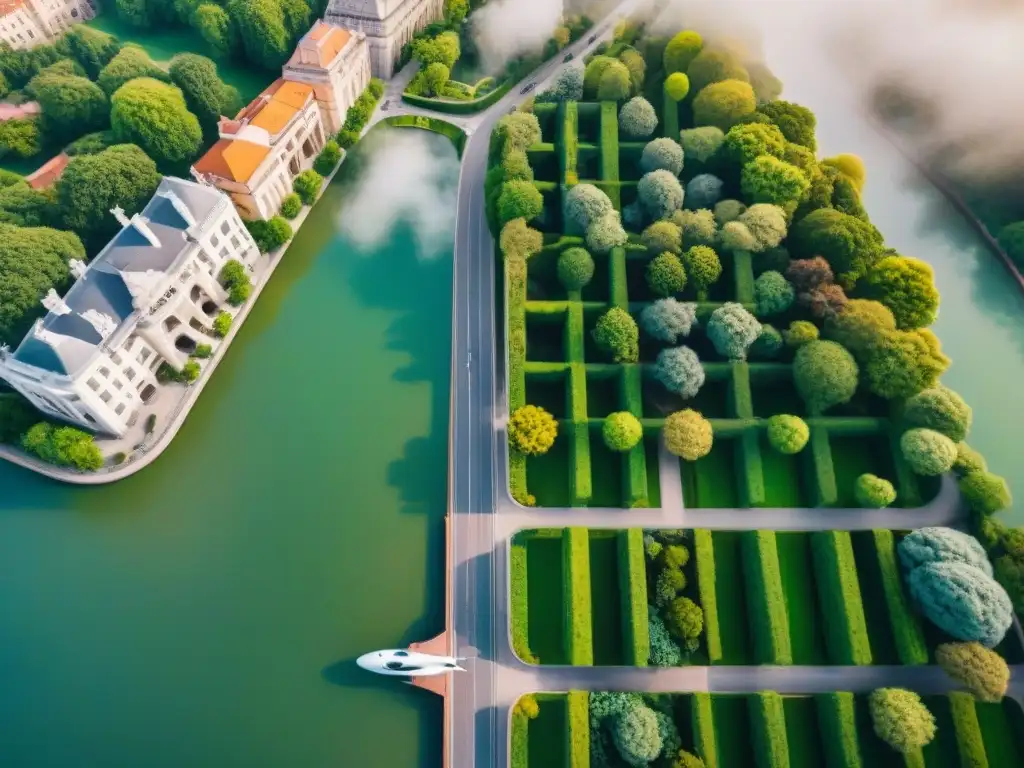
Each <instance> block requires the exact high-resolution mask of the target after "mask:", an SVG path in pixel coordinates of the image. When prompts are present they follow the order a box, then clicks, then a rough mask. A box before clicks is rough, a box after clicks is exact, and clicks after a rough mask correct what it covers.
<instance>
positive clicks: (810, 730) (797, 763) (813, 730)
mask: <svg viewBox="0 0 1024 768" xmlns="http://www.w3.org/2000/svg"><path fill="white" fill-rule="evenodd" d="M782 706H783V708H784V709H785V712H786V739H787V741H788V742H789V764H790V766H791V768H821V766H823V765H825V756H824V755H823V754H822V751H821V740H820V739H819V738H818V714H817V712H816V709H815V705H814V699H813V698H811V697H810V696H786V697H785V698H784V699H783V700H782Z"/></svg>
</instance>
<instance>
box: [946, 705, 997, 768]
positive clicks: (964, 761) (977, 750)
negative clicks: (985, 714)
mask: <svg viewBox="0 0 1024 768" xmlns="http://www.w3.org/2000/svg"><path fill="white" fill-rule="evenodd" d="M949 712H950V715H952V718H953V728H954V729H955V731H956V749H957V752H959V753H960V765H963V766H969V767H970V768H987V766H988V757H987V756H986V755H985V739H984V738H983V737H982V734H981V725H980V723H979V722H978V710H977V709H976V708H975V704H974V697H973V696H972V695H971V694H969V693H964V692H963V691H955V692H953V693H950V694H949Z"/></svg>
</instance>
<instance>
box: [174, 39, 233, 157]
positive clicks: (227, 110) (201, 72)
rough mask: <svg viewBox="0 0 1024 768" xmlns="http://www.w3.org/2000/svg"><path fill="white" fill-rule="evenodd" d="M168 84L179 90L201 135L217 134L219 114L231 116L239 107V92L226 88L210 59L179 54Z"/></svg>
mask: <svg viewBox="0 0 1024 768" xmlns="http://www.w3.org/2000/svg"><path fill="white" fill-rule="evenodd" d="M169 73H170V76H171V82H172V83H174V84H175V85H176V86H178V87H179V88H180V89H181V93H182V95H183V96H184V97H185V104H186V105H187V106H188V109H189V111H190V112H191V113H192V114H194V115H195V116H196V117H197V118H198V119H199V125H200V126H201V127H202V129H203V135H204V136H206V137H207V138H208V139H212V138H213V137H214V136H216V135H217V134H218V127H217V124H218V123H219V122H220V118H221V116H222V115H227V116H232V115H234V114H236V113H237V112H238V110H239V109H240V108H241V106H242V97H241V95H239V93H238V89H237V88H234V87H233V86H230V85H227V84H226V83H225V82H224V81H223V80H221V79H220V77H219V76H218V74H217V65H216V64H215V63H214V62H213V60H212V59H208V58H206V57H205V56H198V55H196V54H194V53H179V54H178V55H177V56H175V57H174V58H173V59H171V67H170V70H169Z"/></svg>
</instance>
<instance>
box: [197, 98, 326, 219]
mask: <svg viewBox="0 0 1024 768" xmlns="http://www.w3.org/2000/svg"><path fill="white" fill-rule="evenodd" d="M326 143H327V135H326V133H325V131H324V121H323V117H322V116H321V112H320V105H319V103H318V101H317V99H316V97H315V96H314V93H313V86H311V85H307V84H306V83H296V82H292V81H289V80H284V79H278V80H275V81H274V82H273V83H272V84H271V86H270V87H269V88H267V89H266V90H265V91H264V92H263V93H261V94H260V95H259V96H257V97H256V99H255V100H254V101H253V102H252V103H251V104H249V106H247V107H246V108H245V109H243V110H242V111H241V112H239V113H238V116H237V117H236V118H235V119H234V120H226V119H222V120H221V121H220V139H219V140H218V141H217V142H216V143H215V144H214V145H213V146H212V147H210V150H209V151H208V152H207V153H206V154H205V155H203V156H202V157H201V158H199V159H198V160H197V161H196V162H195V164H194V165H193V166H192V175H193V176H194V177H195V179H196V180H197V181H200V182H202V183H204V184H209V185H211V186H214V187H217V188H218V189H220V190H222V191H224V192H226V193H227V194H228V195H230V197H231V200H232V202H233V203H234V204H235V206H236V207H237V208H238V211H239V213H240V214H241V215H242V217H243V218H246V219H269V218H270V217H272V216H274V215H275V214H276V213H277V212H278V209H280V207H281V200H282V199H283V198H284V197H285V195H288V194H291V192H292V182H293V181H294V179H295V177H296V176H298V175H299V174H300V173H302V171H305V170H307V169H309V168H311V167H312V166H313V162H314V161H315V160H316V156H317V155H318V154H320V150H321V149H323V147H324V144H326Z"/></svg>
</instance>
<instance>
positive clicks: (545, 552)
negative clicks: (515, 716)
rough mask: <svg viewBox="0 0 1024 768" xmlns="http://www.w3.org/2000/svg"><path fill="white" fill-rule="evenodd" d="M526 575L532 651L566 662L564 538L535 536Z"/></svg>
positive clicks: (555, 661) (529, 545)
mask: <svg viewBox="0 0 1024 768" xmlns="http://www.w3.org/2000/svg"><path fill="white" fill-rule="evenodd" d="M526 574H527V595H528V597H527V600H528V603H527V605H528V606H529V626H530V650H531V651H533V653H534V655H535V656H537V657H538V658H539V659H540V661H541V663H543V664H565V663H567V659H566V654H565V643H564V639H565V638H564V631H563V624H564V622H565V606H564V605H563V600H562V584H563V581H564V573H563V569H562V539H561V538H555V537H547V536H544V537H534V538H531V539H530V540H529V541H528V542H527V545H526ZM531 732H532V726H531ZM531 764H532V763H531Z"/></svg>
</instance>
